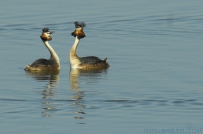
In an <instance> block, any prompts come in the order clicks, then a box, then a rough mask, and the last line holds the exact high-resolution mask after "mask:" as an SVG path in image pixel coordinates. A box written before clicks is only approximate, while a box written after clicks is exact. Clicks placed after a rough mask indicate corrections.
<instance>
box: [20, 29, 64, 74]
mask: <svg viewBox="0 0 203 134" xmlns="http://www.w3.org/2000/svg"><path fill="white" fill-rule="evenodd" d="M53 33H54V32H50V31H49V28H43V29H42V34H41V36H40V37H41V39H42V41H43V43H44V45H45V46H46V48H47V49H48V50H49V52H50V55H51V56H50V58H49V59H43V58H40V59H37V60H35V61H34V62H33V63H32V64H31V65H27V66H26V68H25V69H24V70H25V71H54V70H60V60H59V57H58V55H57V54H56V52H55V51H54V49H53V48H52V47H51V46H50V45H49V43H48V41H50V40H52V37H51V34H53Z"/></svg>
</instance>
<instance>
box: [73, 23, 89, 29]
mask: <svg viewBox="0 0 203 134" xmlns="http://www.w3.org/2000/svg"><path fill="white" fill-rule="evenodd" d="M74 24H75V28H79V27H82V28H83V27H85V26H86V24H85V22H78V21H75V22H74Z"/></svg>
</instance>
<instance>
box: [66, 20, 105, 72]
mask: <svg viewBox="0 0 203 134" xmlns="http://www.w3.org/2000/svg"><path fill="white" fill-rule="evenodd" d="M74 24H75V31H74V32H72V34H71V35H72V36H74V37H75V42H74V44H73V46H72V48H71V50H70V65H71V68H72V69H84V70H98V69H107V68H108V67H109V64H108V62H107V60H108V58H105V59H104V60H101V59H100V58H98V57H96V56H87V57H78V56H77V53H76V49H77V46H78V44H79V42H80V39H81V38H84V37H86V36H85V33H84V31H83V28H84V27H85V26H86V24H85V23H84V22H78V21H76V22H74Z"/></svg>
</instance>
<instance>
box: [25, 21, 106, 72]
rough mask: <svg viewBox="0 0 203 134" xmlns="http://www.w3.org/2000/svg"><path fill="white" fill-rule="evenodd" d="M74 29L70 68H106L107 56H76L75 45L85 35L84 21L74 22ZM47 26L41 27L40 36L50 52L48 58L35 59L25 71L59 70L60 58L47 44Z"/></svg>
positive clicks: (48, 38) (49, 33)
mask: <svg viewBox="0 0 203 134" xmlns="http://www.w3.org/2000/svg"><path fill="white" fill-rule="evenodd" d="M74 24H75V31H74V32H72V36H74V37H75V42H74V43H73V46H72V48H71V50H70V66H71V69H84V70H94V69H107V68H108V67H109V64H108V62H107V59H108V58H105V59H104V60H101V59H99V58H98V57H96V56H87V57H78V55H77V53H76V49H77V46H78V44H79V42H80V39H82V38H84V37H86V36H85V33H84V31H83V28H84V27H85V26H86V24H85V23H84V22H81V23H79V22H77V21H76V22H75V23H74ZM53 33H54V32H50V31H49V28H44V29H42V35H41V36H40V37H41V39H42V41H43V43H44V44H45V46H46V47H47V49H48V50H49V52H50V55H51V56H50V59H43V58H40V59H37V60H36V61H34V62H33V63H32V64H31V65H27V66H26V68H25V70H26V71H47V70H48V71H54V70H60V67H61V66H60V60H59V57H58V55H57V54H56V52H55V51H54V49H53V48H52V47H51V46H50V45H49V42H48V41H50V40H52V38H51V34H53Z"/></svg>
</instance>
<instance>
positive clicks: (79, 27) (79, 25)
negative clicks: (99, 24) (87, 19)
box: [71, 21, 86, 39]
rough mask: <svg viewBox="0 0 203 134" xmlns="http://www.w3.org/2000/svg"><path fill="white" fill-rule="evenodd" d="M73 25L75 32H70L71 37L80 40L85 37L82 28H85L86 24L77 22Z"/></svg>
mask: <svg viewBox="0 0 203 134" xmlns="http://www.w3.org/2000/svg"><path fill="white" fill-rule="evenodd" d="M74 24H75V31H74V32H72V34H71V35H72V36H74V37H76V36H77V37H78V38H80V39H81V38H84V37H86V35H85V33H84V32H83V27H85V26H86V24H85V23H84V22H78V21H76V22H74Z"/></svg>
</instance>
